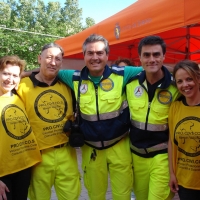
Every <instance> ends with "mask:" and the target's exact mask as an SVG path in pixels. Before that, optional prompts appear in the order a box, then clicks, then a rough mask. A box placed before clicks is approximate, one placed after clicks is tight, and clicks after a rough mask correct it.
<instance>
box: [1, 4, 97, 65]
mask: <svg viewBox="0 0 200 200" xmlns="http://www.w3.org/2000/svg"><path fill="white" fill-rule="evenodd" d="M0 16H1V17H0V56H4V55H14V54H16V55H18V56H20V58H22V59H24V60H26V61H27V63H28V66H27V69H32V68H35V67H37V55H38V53H39V52H40V50H41V47H42V46H43V45H44V44H46V43H49V42H54V41H55V40H56V39H59V38H61V37H67V36H70V35H73V34H75V33H78V32H80V31H82V30H84V29H85V28H88V27H90V26H92V25H94V24H95V22H94V20H93V19H92V18H89V17H88V18H87V19H86V20H85V23H86V25H85V26H83V25H82V9H81V8H78V0H66V1H65V3H64V6H63V7H62V6H61V4H60V3H59V2H48V4H47V5H46V4H45V3H44V2H43V1H42V0H31V1H30V0H18V1H15V0H4V1H3V2H0ZM34 33H35V34H34Z"/></svg>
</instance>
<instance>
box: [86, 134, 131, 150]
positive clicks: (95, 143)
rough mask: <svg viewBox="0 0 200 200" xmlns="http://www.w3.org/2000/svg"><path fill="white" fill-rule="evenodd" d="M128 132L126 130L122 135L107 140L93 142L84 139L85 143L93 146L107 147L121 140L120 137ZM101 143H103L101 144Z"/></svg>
mask: <svg viewBox="0 0 200 200" xmlns="http://www.w3.org/2000/svg"><path fill="white" fill-rule="evenodd" d="M127 134H128V132H126V133H124V134H123V135H121V136H119V137H117V138H115V139H112V140H108V141H103V142H101V141H98V142H93V141H87V140H85V142H86V143H88V144H90V145H92V146H94V147H97V148H101V147H108V146H110V145H112V144H115V143H116V142H117V141H119V140H121V139H122V138H124V137H125V136H126V135H127ZM102 144H103V145H102Z"/></svg>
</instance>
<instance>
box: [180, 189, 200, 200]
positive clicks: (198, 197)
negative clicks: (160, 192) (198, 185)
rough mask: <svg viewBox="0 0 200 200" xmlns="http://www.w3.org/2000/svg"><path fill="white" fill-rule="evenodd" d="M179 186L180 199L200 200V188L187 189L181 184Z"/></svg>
mask: <svg viewBox="0 0 200 200" xmlns="http://www.w3.org/2000/svg"><path fill="white" fill-rule="evenodd" d="M178 187H179V190H178V195H179V198H180V200H200V190H192V189H187V188H184V187H182V186H180V185H179V186H178Z"/></svg>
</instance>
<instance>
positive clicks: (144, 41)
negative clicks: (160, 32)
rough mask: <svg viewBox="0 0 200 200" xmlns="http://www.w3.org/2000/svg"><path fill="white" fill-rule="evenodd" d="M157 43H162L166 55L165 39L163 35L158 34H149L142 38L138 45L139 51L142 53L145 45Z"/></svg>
mask: <svg viewBox="0 0 200 200" xmlns="http://www.w3.org/2000/svg"><path fill="white" fill-rule="evenodd" d="M156 44H159V45H161V47H162V51H163V55H165V53H166V44H165V42H164V40H163V39H162V38H161V37H159V36H156V35H151V36H147V37H145V38H143V39H142V40H140V42H139V45H138V53H139V55H141V52H142V47H143V46H146V45H156Z"/></svg>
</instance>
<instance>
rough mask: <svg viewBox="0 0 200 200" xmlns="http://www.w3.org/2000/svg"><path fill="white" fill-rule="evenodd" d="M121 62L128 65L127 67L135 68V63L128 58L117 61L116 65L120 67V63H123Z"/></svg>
mask: <svg viewBox="0 0 200 200" xmlns="http://www.w3.org/2000/svg"><path fill="white" fill-rule="evenodd" d="M121 62H124V63H126V65H127V66H133V63H132V62H131V60H129V59H128V58H119V59H118V60H116V61H115V63H114V64H115V65H119V63H121Z"/></svg>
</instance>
